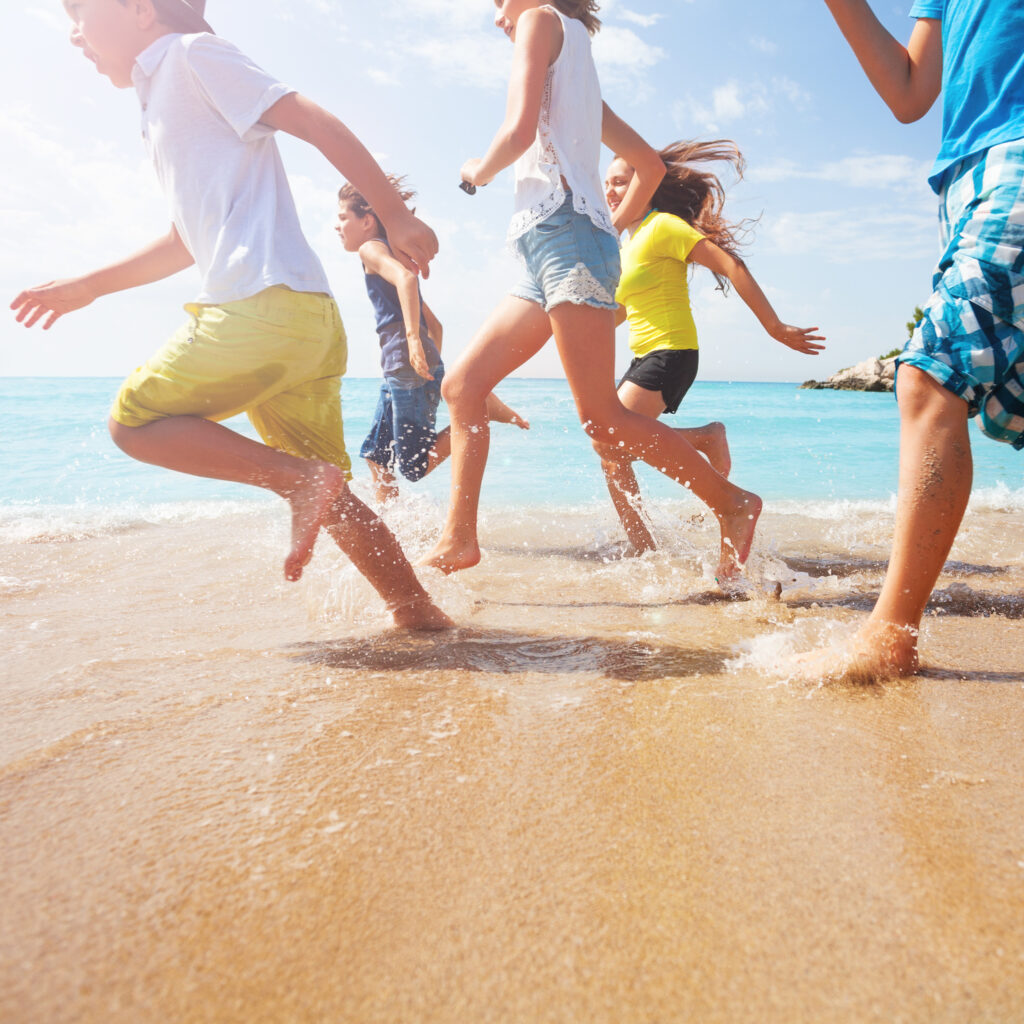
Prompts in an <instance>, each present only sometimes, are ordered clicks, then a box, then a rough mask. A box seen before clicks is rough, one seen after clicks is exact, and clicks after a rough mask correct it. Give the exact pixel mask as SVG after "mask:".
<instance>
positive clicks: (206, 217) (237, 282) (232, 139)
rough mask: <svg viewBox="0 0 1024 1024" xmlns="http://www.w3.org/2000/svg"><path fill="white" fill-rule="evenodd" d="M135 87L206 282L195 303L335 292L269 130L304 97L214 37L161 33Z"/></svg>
mask: <svg viewBox="0 0 1024 1024" xmlns="http://www.w3.org/2000/svg"><path fill="white" fill-rule="evenodd" d="M132 82H133V83H134V85H135V91H136V92H137V93H138V96H139V102H140V103H141V105H142V137H143V138H144V139H145V141H146V148H147V149H148V151H149V154H150V156H151V157H152V160H153V163H154V165H155V167H156V173H157V176H158V177H159V179H160V184H161V186H162V187H163V190H164V194H165V195H166V196H167V199H168V202H169V203H170V207H171V218H172V220H173V221H174V224H175V226H176V227H177V229H178V232H179V234H180V235H181V238H182V241H183V242H184V243H185V245H186V247H187V248H188V250H189V252H190V253H191V254H192V256H193V257H194V258H195V261H196V266H197V267H198V268H199V273H200V276H201V278H202V286H201V289H200V293H199V295H198V296H197V297H196V300H195V301H196V302H200V303H208V304H212V305H220V304H221V303H224V302H233V301H237V300H239V299H246V298H249V297H250V296H252V295H256V294H257V293H258V292H261V291H263V290H264V289H265V288H269V287H270V286H271V285H287V286H288V287H289V288H291V289H292V290H293V291H300V292H324V293H326V294H330V286H329V284H328V283H327V277H326V275H325V274H324V270H323V267H322V266H321V265H320V261H319V259H317V257H316V254H315V253H314V252H313V250H312V249H311V248H310V246H309V243H308V242H307V241H306V239H305V236H304V235H303V234H302V229H301V228H300V226H299V218H298V214H297V213H296V210H295V202H294V200H293V199H292V194H291V190H290V188H289V187H288V179H287V177H286V175H285V171H284V165H283V164H282V162H281V155H280V153H279V152H278V149H277V143H276V142H275V141H274V129H272V128H270V127H268V126H267V125H264V124H260V117H262V115H263V114H264V113H265V112H266V111H267V110H268V109H269V108H270V107H272V106H273V105H274V104H275V103H276V102H277V101H278V100H279V99H281V97H282V96H286V95H288V94H289V93H290V92H293V91H294V90H293V89H290V88H289V87H288V86H286V85H282V84H281V83H280V82H278V81H277V80H276V79H274V78H273V77H271V76H270V75H268V74H267V73H266V72H265V71H263V70H262V69H261V68H259V67H257V66H256V65H255V64H253V63H252V61H250V60H249V59H248V58H247V57H246V56H245V55H244V54H242V53H241V52H240V51H239V50H238V49H236V48H235V47H234V46H232V45H231V43H228V42H226V41H225V40H223V39H221V38H220V37H219V36H214V35H210V34H208V33H202V34H199V35H178V34H170V35H165V36H161V37H160V38H159V39H158V40H157V41H156V42H154V43H153V44H152V45H150V46H148V47H147V48H146V49H145V50H144V51H143V52H142V53H140V54H139V56H138V58H137V59H136V62H135V67H134V68H133V69H132Z"/></svg>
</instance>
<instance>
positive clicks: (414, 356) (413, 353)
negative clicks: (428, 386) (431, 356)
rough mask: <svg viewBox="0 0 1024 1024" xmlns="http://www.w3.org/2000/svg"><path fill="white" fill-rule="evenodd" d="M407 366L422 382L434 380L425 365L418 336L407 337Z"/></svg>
mask: <svg viewBox="0 0 1024 1024" xmlns="http://www.w3.org/2000/svg"><path fill="white" fill-rule="evenodd" d="M409 365H410V366H411V367H412V368H413V369H414V370H415V371H416V373H417V374H418V375H419V376H420V377H422V378H423V379H424V380H433V379H434V375H433V374H432V373H431V372H430V366H429V365H428V363H427V357H426V355H425V354H424V352H423V342H422V341H421V340H420V339H419V337H418V336H413V335H410V337H409Z"/></svg>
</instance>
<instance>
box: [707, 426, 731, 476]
mask: <svg viewBox="0 0 1024 1024" xmlns="http://www.w3.org/2000/svg"><path fill="white" fill-rule="evenodd" d="M708 430H709V431H710V434H711V437H710V439H709V441H708V443H707V446H706V447H705V449H704V455H705V456H706V457H707V460H708V462H710V463H711V465H712V466H713V467H714V468H715V469H717V470H718V472H719V473H721V474H722V476H724V477H728V475H729V471H730V470H731V469H732V455H731V454H730V453H729V441H728V439H727V438H726V436H725V424H724V423H718V422H715V423H709V424H708Z"/></svg>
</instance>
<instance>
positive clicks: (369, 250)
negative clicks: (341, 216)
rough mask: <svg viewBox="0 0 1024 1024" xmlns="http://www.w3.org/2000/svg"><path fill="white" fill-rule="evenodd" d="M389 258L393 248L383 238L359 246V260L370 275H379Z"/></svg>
mask: <svg viewBox="0 0 1024 1024" xmlns="http://www.w3.org/2000/svg"><path fill="white" fill-rule="evenodd" d="M389 256H391V247H390V246H389V245H388V244H387V242H385V241H384V240H383V239H382V238H371V239H370V240H369V241H366V242H363V244H362V245H361V246H359V258H360V259H361V260H362V261H363V266H364V267H365V268H366V269H367V271H369V272H370V273H377V272H378V270H379V268H380V266H381V265H382V263H383V262H384V261H385V260H387V258H388V257H389Z"/></svg>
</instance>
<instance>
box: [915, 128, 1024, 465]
mask: <svg viewBox="0 0 1024 1024" xmlns="http://www.w3.org/2000/svg"><path fill="white" fill-rule="evenodd" d="M939 221H940V230H941V235H942V243H943V246H944V252H943V254H942V258H941V259H940V260H939V265H938V267H937V268H936V271H935V276H934V278H933V279H932V287H933V288H934V291H933V293H932V296H931V298H930V299H929V301H928V304H927V306H926V307H925V310H924V319H922V321H921V322H920V323H919V324H918V325H917V328H916V329H915V331H914V334H913V337H911V339H910V341H909V342H908V343H907V347H906V348H905V349H904V350H903V353H902V355H901V356H900V358H899V363H900V364H901V365H902V364H904V363H906V364H908V365H911V366H916V367H918V368H919V369H921V370H924V372H925V373H927V374H929V375H930V376H931V377H933V378H935V380H937V381H938V382H939V383H940V384H942V386H943V387H945V388H947V389H948V390H950V391H952V392H953V393H954V394H956V395H959V396H960V397H961V398H963V399H964V400H965V401H966V402H967V405H968V409H969V411H970V415H972V416H976V417H977V419H978V424H979V426H980V427H981V429H982V430H983V431H984V432H985V433H986V434H987V435H988V436H989V437H992V438H995V439H996V440H997V441H1005V442H1007V443H1008V444H1012V445H1013V446H1014V448H1017V449H1018V450H1019V449H1022V448H1024V139H1017V140H1015V141H1013V142H1005V143H1001V144H999V145H997V146H992V147H991V148H990V149H988V150H985V151H984V152H982V153H978V154H976V155H975V156H972V157H968V159H966V160H964V161H962V162H961V163H959V164H957V165H956V166H955V167H952V168H951V169H950V170H949V172H948V173H947V175H946V180H945V182H944V184H943V187H942V190H941V193H940V206H939Z"/></svg>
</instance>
